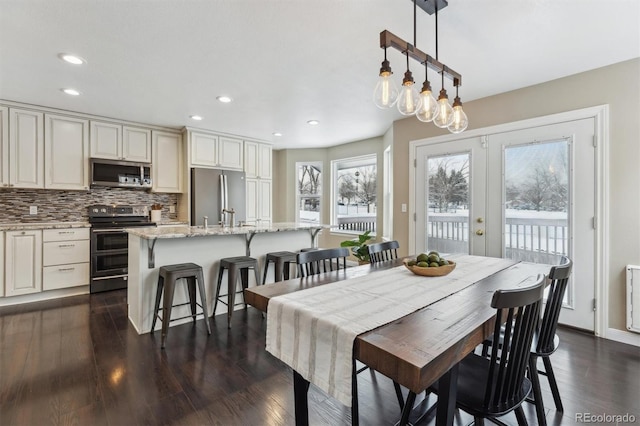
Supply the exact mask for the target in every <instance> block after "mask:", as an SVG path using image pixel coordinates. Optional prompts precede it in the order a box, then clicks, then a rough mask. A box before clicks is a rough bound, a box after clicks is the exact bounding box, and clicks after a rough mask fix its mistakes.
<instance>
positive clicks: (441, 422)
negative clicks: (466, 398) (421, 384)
mask: <svg viewBox="0 0 640 426" xmlns="http://www.w3.org/2000/svg"><path fill="white" fill-rule="evenodd" d="M457 390H458V364H456V365H454V366H453V367H451V369H450V370H449V371H447V372H446V373H445V374H444V375H443V376H442V377H440V380H439V381H438V411H437V412H436V425H437V426H451V425H453V418H454V416H455V413H456V397H457Z"/></svg>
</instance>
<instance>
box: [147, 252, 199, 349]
mask: <svg viewBox="0 0 640 426" xmlns="http://www.w3.org/2000/svg"><path fill="white" fill-rule="evenodd" d="M181 278H184V279H186V281H187V289H188V290H189V302H186V303H179V304H177V305H174V304H173V295H174V292H175V286H176V282H177V281H178V280H179V279H181ZM196 281H197V282H198V290H199V292H200V302H201V303H202V304H200V303H198V302H197V301H196ZM163 296H164V297H163ZM160 298H162V308H161V307H160ZM183 305H191V315H187V316H184V317H180V318H174V319H171V308H173V307H174V306H183ZM196 305H197V306H199V307H200V308H201V309H202V312H200V313H196ZM160 310H162V311H163V314H162V316H160V315H159V314H158V312H159V311H160ZM200 314H203V315H204V321H205V324H206V325H207V333H209V334H211V326H210V325H209V314H208V313H207V299H206V297H205V291H204V276H203V274H202V267H201V266H200V265H196V264H195V263H177V264H174V265H165V266H161V267H160V272H159V274H158V289H157V291H156V305H155V309H154V311H153V321H152V322H151V333H153V331H154V329H155V327H156V320H157V319H158V318H160V321H162V339H161V343H160V348H162V349H164V342H165V339H166V337H167V333H168V332H169V322H171V321H177V320H180V319H184V318H189V317H192V318H193V323H194V324H195V322H196V316H197V315H200Z"/></svg>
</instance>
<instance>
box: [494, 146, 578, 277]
mask: <svg viewBox="0 0 640 426" xmlns="http://www.w3.org/2000/svg"><path fill="white" fill-rule="evenodd" d="M568 159H569V142H568V141H567V140H559V141H552V142H543V143H535V144H528V145H515V146H509V147H507V148H505V152H504V171H505V173H504V188H505V203H504V218H505V224H504V238H505V241H504V243H505V244H504V247H505V253H504V257H506V258H509V259H514V260H521V261H526V262H534V263H546V264H551V265H557V264H559V263H560V259H561V256H563V255H565V256H568V255H569V253H568V251H569V223H568V218H569V204H570V203H569V199H570V198H569V187H570V186H569V163H568Z"/></svg>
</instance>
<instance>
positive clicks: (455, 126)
mask: <svg viewBox="0 0 640 426" xmlns="http://www.w3.org/2000/svg"><path fill="white" fill-rule="evenodd" d="M453 105H454V106H453V122H452V123H451V124H450V125H449V126H448V127H447V128H448V129H449V131H450V132H451V133H462V132H464V131H465V130H466V129H467V126H469V118H467V114H465V112H464V111H463V110H462V103H461V102H459V98H456V102H454V103H453Z"/></svg>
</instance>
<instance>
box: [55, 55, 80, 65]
mask: <svg viewBox="0 0 640 426" xmlns="http://www.w3.org/2000/svg"><path fill="white" fill-rule="evenodd" d="M58 58H60V59H62V60H63V61H65V62H67V63H70V64H73V65H82V64H85V63H87V61H85V60H84V59H83V58H81V57H80V56H76V55H72V54H71V53H60V54H58Z"/></svg>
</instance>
